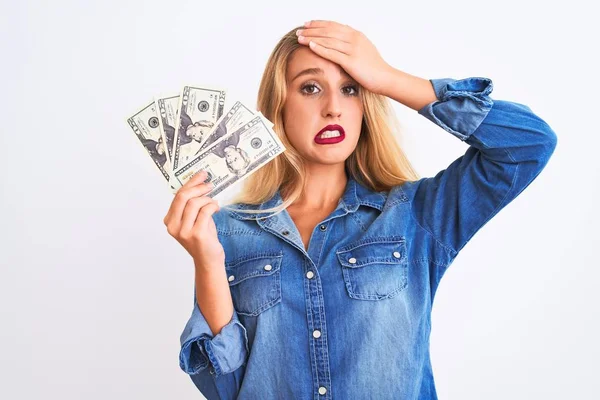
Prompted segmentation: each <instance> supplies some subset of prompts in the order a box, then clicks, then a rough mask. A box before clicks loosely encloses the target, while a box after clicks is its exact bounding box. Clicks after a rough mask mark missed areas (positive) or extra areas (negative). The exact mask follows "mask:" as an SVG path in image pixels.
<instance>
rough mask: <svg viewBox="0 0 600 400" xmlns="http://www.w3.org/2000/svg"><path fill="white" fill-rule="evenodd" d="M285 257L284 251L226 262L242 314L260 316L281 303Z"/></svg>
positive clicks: (232, 296)
mask: <svg viewBox="0 0 600 400" xmlns="http://www.w3.org/2000/svg"><path fill="white" fill-rule="evenodd" d="M282 259H283V253H282V252H273V253H259V254H252V255H246V256H244V257H241V258H238V259H236V260H233V261H230V262H226V263H225V270H226V272H227V279H228V281H229V289H230V291H231V298H232V300H233V304H234V306H235V309H236V311H237V312H238V313H239V314H244V315H250V316H256V315H258V314H260V313H262V312H263V311H265V310H267V309H269V308H271V307H273V306H274V305H275V304H277V303H279V302H281V260H282Z"/></svg>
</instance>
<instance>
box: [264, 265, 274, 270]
mask: <svg viewBox="0 0 600 400" xmlns="http://www.w3.org/2000/svg"><path fill="white" fill-rule="evenodd" d="M272 269H273V267H272V266H271V264H267V265H265V271H270V270H272Z"/></svg>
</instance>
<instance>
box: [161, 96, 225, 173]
mask: <svg viewBox="0 0 600 400" xmlns="http://www.w3.org/2000/svg"><path fill="white" fill-rule="evenodd" d="M224 107H225V91H224V90H222V89H218V88H214V87H210V88H209V87H194V86H184V88H183V90H182V91H181V95H180V99H179V104H178V107H177V109H178V110H179V114H178V117H177V121H176V124H175V125H176V126H175V140H174V143H173V152H172V154H173V157H172V168H173V171H175V170H177V169H178V168H180V167H181V166H182V165H185V164H187V163H188V162H189V161H190V160H191V159H192V158H194V157H195V156H197V155H198V153H199V151H200V147H201V146H202V145H203V144H204V142H205V141H206V140H207V139H208V133H209V132H210V131H211V130H212V129H213V128H214V127H215V125H216V122H217V120H218V119H219V118H221V116H222V115H223V109H224Z"/></svg>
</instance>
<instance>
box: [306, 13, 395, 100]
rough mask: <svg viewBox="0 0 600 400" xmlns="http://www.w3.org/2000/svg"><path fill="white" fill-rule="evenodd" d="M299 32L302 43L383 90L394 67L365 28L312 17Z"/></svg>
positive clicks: (374, 88) (358, 79)
mask: <svg viewBox="0 0 600 400" xmlns="http://www.w3.org/2000/svg"><path fill="white" fill-rule="evenodd" d="M296 35H298V42H299V43H300V44H303V45H306V46H309V47H310V49H311V50H312V51H314V52H315V53H316V54H317V55H319V56H321V57H323V58H325V59H327V60H330V61H332V62H334V63H336V64H339V65H340V66H341V67H342V68H343V69H344V70H345V71H346V72H347V73H348V74H349V75H350V76H352V78H354V79H355V80H356V82H358V84H360V85H361V86H362V87H364V88H365V89H367V90H369V91H371V92H374V93H377V94H383V93H382V92H383V89H384V88H385V87H386V85H387V82H388V80H389V78H388V77H389V76H390V74H391V72H392V69H393V68H392V67H391V66H390V65H389V64H388V63H387V62H385V61H384V60H383V58H382V57H381V55H380V54H379V52H378V51H377V49H376V48H375V46H374V45H373V43H371V41H370V40H369V39H368V38H367V37H366V36H365V35H364V34H363V33H362V32H359V31H357V30H355V29H352V28H351V27H349V26H348V25H342V24H340V23H337V22H334V21H310V22H307V23H306V24H304V29H300V30H298V32H296Z"/></svg>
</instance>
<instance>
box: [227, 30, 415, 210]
mask: <svg viewBox="0 0 600 400" xmlns="http://www.w3.org/2000/svg"><path fill="white" fill-rule="evenodd" d="M301 28H302V27H301V26H299V27H296V28H294V29H292V30H290V31H289V32H288V33H287V34H285V35H284V36H283V37H282V38H281V40H280V41H279V42H278V43H277V45H276V46H275V48H274V49H273V52H272V53H271V55H270V57H269V59H268V61H267V65H266V67H265V70H264V72H263V76H262V80H261V82H260V87H259V90H258V99H257V110H259V111H260V112H262V114H263V115H264V116H265V117H266V118H267V119H269V120H270V121H271V122H272V123H273V124H274V127H273V130H274V131H275V132H276V133H277V135H278V136H279V138H280V139H281V141H282V143H283V145H284V146H285V147H286V151H284V152H283V153H281V154H280V155H278V156H277V157H275V158H274V159H273V160H271V161H270V162H269V163H267V164H266V165H264V166H263V167H261V168H260V169H259V170H257V171H256V172H254V173H253V174H252V175H250V176H248V177H247V178H246V179H245V180H244V183H243V187H242V191H241V192H240V193H239V194H238V195H237V196H236V197H234V199H233V200H232V202H231V203H230V204H236V203H241V204H249V205H250V204H251V205H259V204H261V203H263V202H265V201H267V200H269V199H271V198H272V197H273V195H274V194H275V193H276V192H277V190H278V189H280V190H281V195H282V199H283V204H281V205H279V206H278V207H274V208H269V209H264V210H257V209H252V210H244V209H239V208H235V211H236V212H238V213H271V212H275V213H279V212H281V211H283V209H285V208H287V207H288V206H289V205H290V204H292V203H294V202H295V201H296V200H297V199H298V198H300V196H301V194H302V192H303V190H304V188H305V187H306V186H307V185H308V183H309V182H307V181H306V173H305V168H304V160H303V158H302V156H301V155H300V154H299V153H298V152H297V151H296V149H294V147H293V146H292V144H291V143H290V142H289V140H288V139H287V136H286V134H285V129H284V126H283V116H282V111H283V106H284V104H285V100H286V94H287V82H286V70H287V65H288V61H289V60H290V57H291V55H292V54H293V53H294V51H295V50H297V49H298V48H300V47H301V46H302V45H301V44H299V43H298V40H297V36H296V30H297V29H301ZM359 95H360V99H361V102H362V104H363V109H364V113H363V121H362V127H361V132H360V138H359V140H358V143H357V145H356V149H355V150H354V152H352V154H351V155H350V156H349V157H348V158H347V159H346V161H345V166H346V171H347V172H348V174H350V175H351V177H352V178H354V179H355V180H356V181H357V182H358V183H360V184H362V185H363V186H365V187H367V188H369V189H371V190H374V191H386V192H387V191H389V190H391V188H392V187H393V186H396V185H401V184H403V183H404V182H407V181H414V180H418V179H419V176H418V174H417V172H416V171H415V170H414V169H413V167H412V165H411V164H410V162H409V161H408V159H407V158H406V156H405V154H404V152H403V151H402V149H401V148H400V146H399V144H398V142H397V141H396V139H395V137H394V133H393V132H394V130H393V128H396V129H397V128H398V125H399V124H398V121H397V118H396V116H395V114H394V111H393V109H392V107H391V104H390V101H389V99H388V98H387V97H385V96H382V95H379V94H375V93H373V92H370V91H368V90H366V89H363V88H362V87H361V88H360V90H359Z"/></svg>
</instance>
